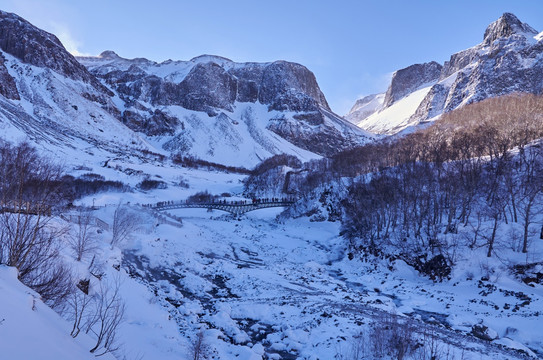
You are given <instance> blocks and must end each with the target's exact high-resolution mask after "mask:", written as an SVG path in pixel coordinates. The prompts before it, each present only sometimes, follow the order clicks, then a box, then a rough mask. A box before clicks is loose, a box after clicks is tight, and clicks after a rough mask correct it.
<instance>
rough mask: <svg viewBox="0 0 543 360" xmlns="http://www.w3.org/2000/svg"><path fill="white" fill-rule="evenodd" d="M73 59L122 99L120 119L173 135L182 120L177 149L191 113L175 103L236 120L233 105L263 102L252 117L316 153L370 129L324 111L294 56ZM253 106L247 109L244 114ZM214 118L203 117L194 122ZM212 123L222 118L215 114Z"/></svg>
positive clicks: (311, 79)
mask: <svg viewBox="0 0 543 360" xmlns="http://www.w3.org/2000/svg"><path fill="white" fill-rule="evenodd" d="M79 61H80V62H81V63H82V64H84V65H85V66H86V67H87V68H88V69H89V70H90V72H91V73H92V74H94V75H95V76H97V77H99V78H101V79H103V81H104V82H105V83H106V84H107V85H108V86H110V87H111V89H112V90H113V91H114V92H115V93H117V94H118V95H119V98H121V99H122V100H123V102H124V104H123V106H124V108H125V110H124V111H123V114H122V119H123V121H124V122H125V124H126V125H128V126H129V127H131V128H132V129H133V130H135V131H141V132H144V133H145V134H146V135H149V136H155V135H175V134H177V132H179V127H182V128H183V131H184V132H185V134H184V135H183V137H184V138H185V140H183V141H182V142H181V143H182V144H183V149H186V145H187V143H191V141H189V140H187V139H188V138H190V134H189V133H190V132H191V130H190V128H191V126H192V125H194V124H195V121H194V118H192V117H189V118H191V119H193V120H192V121H188V120H186V119H185V116H184V115H181V116H179V115H178V114H176V111H177V110H176V109H178V108H179V107H180V108H183V109H186V110H191V111H195V112H199V113H205V114H206V115H207V117H208V118H216V119H217V121H218V119H219V118H218V117H219V116H221V117H220V119H224V118H225V117H227V118H228V117H232V116H233V117H234V118H233V119H232V121H234V122H238V123H239V122H240V120H242V121H243V120H244V119H247V117H243V116H242V117H239V118H238V119H235V117H236V116H239V115H233V114H235V113H236V112H237V109H238V108H240V107H244V108H246V107H247V106H253V105H254V106H256V107H258V106H262V105H264V106H265V107H266V109H267V114H263V113H262V112H261V111H259V112H258V115H259V116H258V119H253V120H258V122H259V123H261V124H263V125H264V126H265V128H266V129H267V130H270V131H272V132H273V133H275V134H277V135H279V136H281V137H282V138H283V139H286V140H288V141H289V142H290V143H292V144H294V145H296V146H298V147H300V148H302V149H305V150H309V151H311V152H314V153H317V154H321V155H331V154H333V153H335V152H338V151H340V150H343V149H346V148H350V147H352V146H355V145H358V144H361V143H363V142H365V141H367V140H368V139H369V137H370V136H369V134H366V133H364V132H361V131H360V130H359V129H357V128H355V127H352V126H351V125H350V124H343V123H344V122H345V121H344V120H342V119H341V118H340V117H338V116H337V115H335V114H333V113H332V112H331V110H330V108H329V106H328V103H327V102H326V99H325V97H324V95H323V94H322V92H321V90H320V89H319V86H318V84H317V81H316V79H315V76H314V75H313V73H312V72H311V71H309V70H308V69H307V68H306V67H304V66H302V65H299V64H295V63H290V62H286V61H276V62H272V63H262V64H259V63H235V62H233V61H231V60H229V59H226V58H222V57H218V56H210V55H203V56H199V57H197V58H194V59H192V60H190V61H171V60H169V61H166V62H163V63H155V62H152V61H149V60H145V59H124V58H121V57H119V56H118V55H117V54H115V53H114V52H112V51H106V52H104V53H102V54H101V55H100V56H98V57H82V58H79ZM177 112H178V111H177ZM225 113H226V114H225ZM228 113H230V114H231V115H227V114H228ZM255 113H256V112H255V111H252V112H251V114H252V115H251V116H252V117H254V116H255ZM192 115H194V116H197V115H196V114H192ZM263 118H264V119H263ZM213 121H214V120H202V121H201V122H200V124H206V123H212V122H213ZM219 123H221V124H223V126H224V125H225V123H224V121H222V120H221V121H219ZM340 123H341V125H340V126H339V125H338V124H340ZM254 124H255V121H251V122H250V126H253V125H254ZM251 134H252V135H251V136H255V137H256V138H258V139H259V141H261V140H262V139H263V133H262V132H260V133H259V135H258V136H257V135H255V134H256V133H255V131H252V132H251ZM176 136H177V137H179V136H180V134H177V135H176ZM264 142H265V143H268V141H264ZM171 144H172V143H171V142H169V143H168V145H167V146H168V148H169V149H173V148H172V145H171ZM268 145H269V144H268ZM266 148H268V149H270V148H273V146H272V147H270V146H266Z"/></svg>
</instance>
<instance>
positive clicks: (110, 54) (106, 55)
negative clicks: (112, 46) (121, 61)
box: [98, 50, 120, 59]
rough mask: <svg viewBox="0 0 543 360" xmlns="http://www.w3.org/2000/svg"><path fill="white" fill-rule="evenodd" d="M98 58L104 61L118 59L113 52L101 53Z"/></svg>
mask: <svg viewBox="0 0 543 360" xmlns="http://www.w3.org/2000/svg"><path fill="white" fill-rule="evenodd" d="M98 57H101V58H104V59H118V58H120V56H119V55H118V54H117V53H116V52H115V51H113V50H106V51H102V53H101V54H100V55H98Z"/></svg>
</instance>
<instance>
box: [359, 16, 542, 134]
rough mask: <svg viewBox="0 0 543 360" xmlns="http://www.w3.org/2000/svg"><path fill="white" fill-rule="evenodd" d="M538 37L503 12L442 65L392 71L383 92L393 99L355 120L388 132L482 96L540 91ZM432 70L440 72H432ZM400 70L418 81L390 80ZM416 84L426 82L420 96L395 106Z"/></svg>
mask: <svg viewBox="0 0 543 360" xmlns="http://www.w3.org/2000/svg"><path fill="white" fill-rule="evenodd" d="M541 40H542V36H541V34H539V35H538V33H537V31H536V30H534V29H533V28H532V27H530V26H529V25H528V24H525V23H522V22H521V21H520V20H519V19H517V18H516V17H515V15H513V14H510V13H505V14H503V16H501V17H500V18H499V19H498V20H496V21H495V22H493V23H492V24H490V25H489V26H488V28H487V29H486V31H485V34H484V37H483V42H482V43H480V44H479V45H476V46H474V47H472V48H469V49H467V50H463V51H460V52H458V53H456V54H453V55H452V56H451V57H450V59H449V61H446V62H445V64H444V65H443V66H441V65H439V64H437V63H429V64H436V65H434V68H433V71H430V69H426V71H424V72H423V74H424V75H421V74H420V72H421V66H423V65H428V64H422V65H413V66H410V67H408V68H406V69H402V70H399V71H397V72H396V73H395V76H394V77H393V80H392V83H391V85H390V87H389V89H388V91H387V99H390V100H394V101H387V100H385V104H384V107H383V109H379V111H380V113H379V111H378V112H376V113H373V114H371V115H369V116H367V117H366V118H364V119H360V118H359V119H358V120H359V121H358V123H357V124H358V126H360V127H361V128H363V129H366V130H369V131H375V132H378V133H384V134H393V133H397V132H399V131H402V130H403V129H405V128H407V127H409V126H415V125H417V124H420V123H421V122H425V121H429V120H432V119H434V118H435V117H437V116H440V115H441V114H442V113H444V112H449V111H451V110H454V109H457V108H459V107H462V106H464V105H467V104H470V103H473V102H478V101H481V100H484V99H487V98H491V97H497V96H502V95H507V94H511V93H515V92H527V93H532V94H541V93H542V92H543V71H542V69H543V42H542V41H541ZM438 69H440V71H438V72H437V70H438ZM400 74H403V75H404V77H406V78H410V79H419V80H420V81H419V82H418V83H417V82H415V83H414V84H413V82H409V81H407V82H404V83H401V84H397V81H395V80H397V79H396V78H397V77H398V76H399V75H400ZM436 74H437V75H438V76H435V75H436ZM430 75H434V76H430ZM429 80H430V81H429ZM428 81H429V82H428ZM425 82H426V84H424V85H423V83H425ZM414 85H418V87H417V86H414ZM422 86H427V87H428V91H427V93H426V95H425V96H424V97H423V98H422V99H420V100H419V99H417V101H416V102H417V104H416V106H410V108H409V110H408V111H405V109H402V111H399V108H400V102H401V100H400V99H405V98H407V97H411V98H413V96H414V95H415V92H417V91H419V90H420V89H421V87H422ZM399 100H400V101H399ZM394 108H396V109H394ZM393 109H394V110H393ZM385 111H388V113H394V116H392V117H390V116H385V115H383V114H381V113H383V112H385Z"/></svg>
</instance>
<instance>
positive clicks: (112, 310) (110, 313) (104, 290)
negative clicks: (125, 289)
mask: <svg viewBox="0 0 543 360" xmlns="http://www.w3.org/2000/svg"><path fill="white" fill-rule="evenodd" d="M124 313H125V304H124V302H123V300H122V299H121V294H120V281H119V279H115V281H114V283H113V284H108V283H107V282H106V281H105V280H103V281H101V282H100V288H99V290H98V292H97V293H96V294H94V300H93V306H92V315H91V316H90V317H89V321H88V323H87V330H86V332H87V333H89V332H92V333H93V334H95V335H96V344H95V345H94V347H93V348H92V349H91V350H90V352H91V353H93V354H95V355H96V356H100V355H104V354H107V353H111V352H116V351H117V350H119V344H118V343H117V329H118V328H119V325H120V324H121V322H122V321H123V319H124Z"/></svg>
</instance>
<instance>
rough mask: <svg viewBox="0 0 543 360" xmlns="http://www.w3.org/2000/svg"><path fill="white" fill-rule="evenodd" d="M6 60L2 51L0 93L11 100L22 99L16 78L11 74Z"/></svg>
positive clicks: (0, 59) (0, 58)
mask: <svg viewBox="0 0 543 360" xmlns="http://www.w3.org/2000/svg"><path fill="white" fill-rule="evenodd" d="M4 62H5V59H4V56H3V55H2V54H1V53H0V95H3V96H4V97H5V98H6V99H10V100H21V97H20V96H19V92H18V91H17V86H16V84H15V79H13V77H12V76H11V75H10V74H9V72H8V69H6V66H5V64H4Z"/></svg>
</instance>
